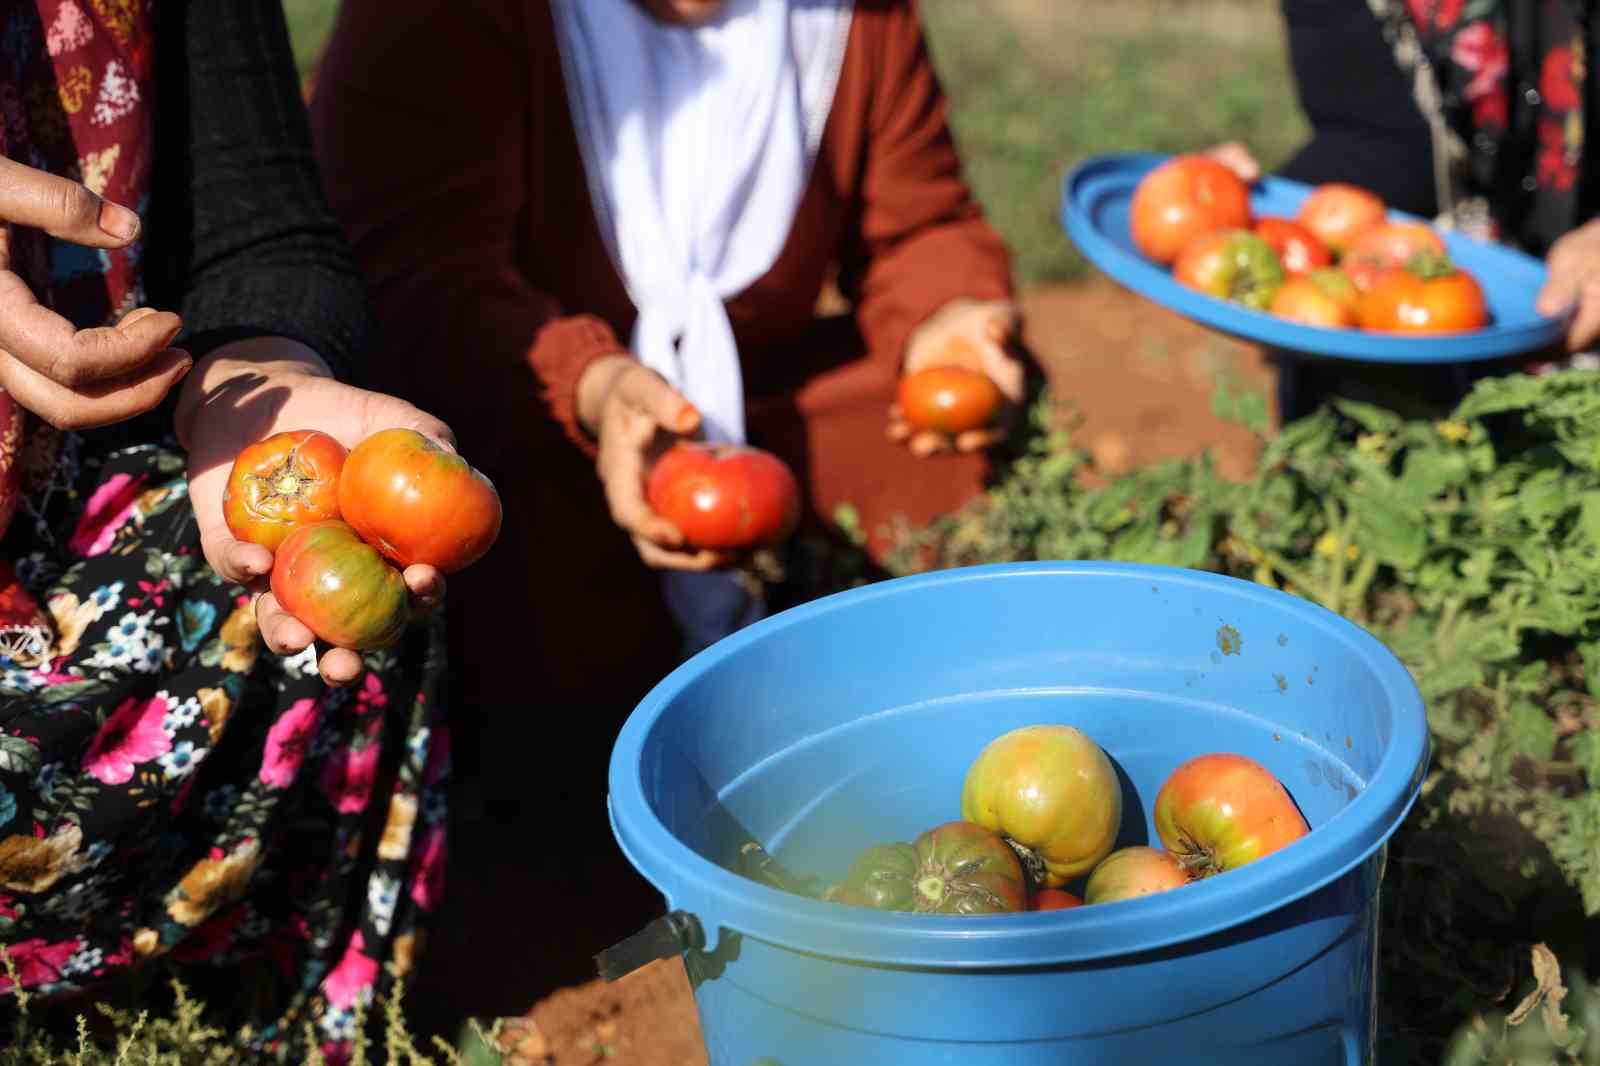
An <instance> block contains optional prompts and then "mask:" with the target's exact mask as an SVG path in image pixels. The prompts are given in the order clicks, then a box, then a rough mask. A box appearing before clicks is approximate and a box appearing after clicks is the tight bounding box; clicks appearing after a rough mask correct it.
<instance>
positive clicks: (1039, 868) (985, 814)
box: [961, 724, 1122, 888]
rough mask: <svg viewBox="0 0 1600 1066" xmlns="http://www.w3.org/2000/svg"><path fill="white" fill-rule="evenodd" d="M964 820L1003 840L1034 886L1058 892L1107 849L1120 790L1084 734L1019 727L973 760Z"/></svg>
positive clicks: (1118, 821)
mask: <svg viewBox="0 0 1600 1066" xmlns="http://www.w3.org/2000/svg"><path fill="white" fill-rule="evenodd" d="M961 816H962V817H963V818H965V819H966V820H967V821H969V822H976V823H977V824H979V825H981V826H984V827H985V828H987V829H992V830H994V831H995V832H996V833H1000V834H1002V835H1003V836H1005V838H1006V839H1007V840H1009V841H1010V842H1011V843H1012V845H1013V846H1015V847H1016V848H1017V849H1018V854H1020V855H1021V856H1022V857H1023V860H1024V862H1026V863H1027V864H1028V867H1029V871H1028V872H1029V874H1030V875H1031V876H1032V877H1033V878H1034V879H1035V881H1037V882H1039V883H1041V884H1043V885H1045V886H1047V887H1050V888H1059V887H1060V886H1062V885H1064V884H1066V883H1067V882H1068V881H1070V880H1071V879H1072V878H1074V877H1077V876H1078V875H1079V874H1084V873H1087V872H1088V871H1089V870H1090V869H1092V868H1093V867H1094V864H1095V863H1097V862H1099V861H1100V860H1101V859H1102V858H1104V857H1105V856H1106V854H1107V853H1108V852H1110V851H1111V845H1112V843H1113V842H1114V841H1115V840H1116V837H1117V830H1118V829H1119V828H1120V827H1121V825H1122V788H1121V785H1120V783H1119V782H1118V780H1117V773H1116V770H1115V769H1114V768H1113V767H1112V765H1111V760H1110V759H1109V758H1107V757H1106V753H1105V752H1104V751H1102V750H1101V748H1100V745H1098V744H1096V743H1095V742H1094V741H1093V740H1091V739H1090V738H1089V737H1088V735H1087V734H1085V733H1084V732H1083V731H1082V730H1080V729H1076V728H1074V727H1072V726H1069V725H1051V724H1046V725H1031V726H1023V727H1022V728H1020V729H1013V730H1012V731H1010V732H1009V733H1006V734H1004V735H1002V736H999V737H996V738H995V739H994V740H992V741H990V742H989V743H988V744H987V745H986V746H985V747H984V749H983V750H982V751H981V752H979V753H978V757H977V758H976V759H975V760H973V763H972V765H971V766H970V767H969V768H968V770H967V777H966V781H965V782H964V783H963V785H962V789H961Z"/></svg>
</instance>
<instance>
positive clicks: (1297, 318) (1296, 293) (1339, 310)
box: [1268, 268, 1361, 329]
mask: <svg viewBox="0 0 1600 1066" xmlns="http://www.w3.org/2000/svg"><path fill="white" fill-rule="evenodd" d="M1268 310H1269V311H1271V312H1272V313H1273V314H1275V315H1277V316H1278V317H1279V318H1286V319H1288V320H1290V321H1291V322H1300V323H1303V324H1305V325H1308V326H1322V327H1324V328H1327V329H1350V328H1353V327H1354V326H1356V325H1357V322H1358V316H1359V314H1360V311H1361V293H1360V292H1359V291H1358V290H1357V289H1356V287H1355V283H1354V282H1352V281H1351V280H1350V279H1349V277H1347V276H1346V275H1345V273H1344V272H1343V271H1341V270H1337V269H1333V268H1328V269H1324V270H1314V271H1312V272H1311V273H1310V274H1307V275H1305V276H1304V277H1298V278H1290V279H1289V280H1288V281H1286V282H1284V283H1283V288H1281V289H1279V290H1278V292H1277V295H1275V296H1274V297H1273V298H1272V304H1271V305H1270V306H1269V307H1268Z"/></svg>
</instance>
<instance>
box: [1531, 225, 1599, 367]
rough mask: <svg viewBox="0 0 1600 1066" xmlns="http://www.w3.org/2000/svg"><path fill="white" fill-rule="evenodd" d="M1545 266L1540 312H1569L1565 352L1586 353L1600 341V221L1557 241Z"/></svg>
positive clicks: (1549, 313)
mask: <svg viewBox="0 0 1600 1066" xmlns="http://www.w3.org/2000/svg"><path fill="white" fill-rule="evenodd" d="M1545 264H1546V266H1547V267H1548V268H1549V276H1548V277H1547V278H1546V280H1545V284H1544V288H1543V289H1542V290H1541V291H1540V293H1539V301H1538V310H1539V313H1540V314H1541V315H1558V314H1561V313H1562V312H1564V311H1568V310H1570V311H1571V312H1572V321H1571V322H1569V323H1568V325H1567V351H1568V352H1582V351H1587V350H1589V349H1590V348H1591V347H1593V346H1594V344H1595V342H1596V341H1600V220H1596V221H1593V222H1586V223H1584V224H1583V225H1581V226H1579V227H1578V228H1577V229H1575V230H1573V231H1572V232H1570V233H1568V234H1566V235H1565V236H1564V237H1562V238H1561V239H1560V240H1558V241H1556V243H1555V244H1553V245H1552V246H1551V247H1550V254H1549V255H1548V256H1546V257H1545Z"/></svg>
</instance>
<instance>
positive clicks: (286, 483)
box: [242, 444, 327, 521]
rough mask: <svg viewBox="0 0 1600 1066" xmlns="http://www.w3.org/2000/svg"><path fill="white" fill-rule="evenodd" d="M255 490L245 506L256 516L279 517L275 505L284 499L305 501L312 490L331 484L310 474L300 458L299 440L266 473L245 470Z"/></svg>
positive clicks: (251, 486)
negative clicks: (273, 509) (275, 511)
mask: <svg viewBox="0 0 1600 1066" xmlns="http://www.w3.org/2000/svg"><path fill="white" fill-rule="evenodd" d="M242 480H243V482H244V484H245V485H247V486H249V487H250V488H251V490H252V491H250V492H247V493H246V494H245V498H244V502H245V509H246V510H247V511H249V512H250V514H251V516H252V517H256V518H266V519H270V520H273V521H279V520H281V519H279V517H278V516H277V515H276V514H274V513H273V511H272V508H273V506H274V505H276V504H278V503H279V502H280V501H283V500H291V501H304V500H306V498H307V497H308V496H310V494H311V493H312V492H314V491H315V490H316V489H318V488H320V487H321V486H323V485H325V484H327V481H326V479H324V478H319V477H316V476H314V475H312V474H308V473H307V472H306V470H305V467H304V464H302V463H301V461H300V446H299V445H298V444H297V445H295V446H294V447H293V448H291V449H289V451H288V452H287V453H286V454H285V455H284V457H283V460H282V461H281V462H280V463H279V464H278V465H277V466H275V467H273V468H272V469H271V470H268V471H267V472H265V473H262V474H248V473H247V474H245V475H244V477H243V478H242Z"/></svg>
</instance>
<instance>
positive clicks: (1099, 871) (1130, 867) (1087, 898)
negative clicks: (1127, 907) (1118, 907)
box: [1083, 847, 1189, 904]
mask: <svg viewBox="0 0 1600 1066" xmlns="http://www.w3.org/2000/svg"><path fill="white" fill-rule="evenodd" d="M1188 883H1189V875H1188V874H1187V873H1185V872H1184V869H1183V864H1182V863H1180V862H1179V861H1178V857H1177V856H1176V855H1174V854H1172V853H1171V852H1170V851H1162V850H1161V849H1160V848H1147V847H1131V848H1122V849H1120V850H1118V851H1113V852H1112V853H1111V854H1110V855H1107V856H1106V857H1105V858H1104V859H1102V860H1100V864H1099V865H1098V866H1096V867H1095V868H1094V872H1093V873H1091V874H1090V875H1089V882H1088V884H1086V885H1084V886H1083V901H1084V902H1085V903H1091V904H1092V903H1115V902H1116V901H1117V900H1119V899H1137V898H1138V897H1140V896H1148V895H1151V894H1153V893H1156V892H1165V891H1167V890H1168V889H1172V888H1181V887H1183V886H1184V885H1186V884H1188Z"/></svg>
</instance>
